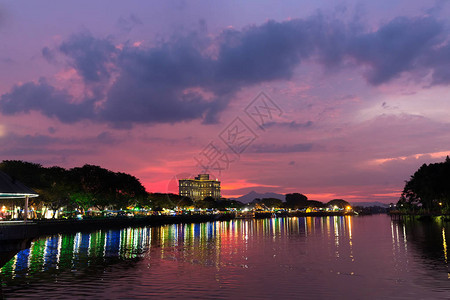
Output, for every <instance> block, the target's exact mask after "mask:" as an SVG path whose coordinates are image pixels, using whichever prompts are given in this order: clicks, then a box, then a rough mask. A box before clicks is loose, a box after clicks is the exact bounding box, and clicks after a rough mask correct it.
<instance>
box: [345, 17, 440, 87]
mask: <svg viewBox="0 0 450 300" xmlns="http://www.w3.org/2000/svg"><path fill="white" fill-rule="evenodd" d="M442 30H443V25H442V24H441V23H439V22H438V21H436V20H435V19H433V18H431V17H425V18H413V19H410V18H403V17H399V18H396V19H394V20H392V21H391V22H389V23H388V24H386V25H385V26H383V27H381V28H380V29H378V30H377V31H375V32H371V33H367V34H363V35H359V36H356V37H354V38H352V39H351V40H350V41H349V45H348V55H349V56H350V57H352V58H354V59H355V60H356V61H358V63H362V64H366V65H368V66H369V67H370V70H369V71H368V72H367V74H366V75H367V80H368V81H369V82H370V83H372V84H375V85H377V84H381V83H384V82H387V81H389V80H390V79H392V78H395V77H396V76H398V75H399V74H401V73H402V72H406V71H411V70H413V69H416V68H417V67H418V64H420V60H421V59H423V58H424V57H427V56H429V55H431V54H432V52H433V48H434V47H435V46H437V45H438V43H441V42H443V40H442V39H439V38H438V37H439V35H440V34H441V33H442ZM429 67H432V66H429Z"/></svg>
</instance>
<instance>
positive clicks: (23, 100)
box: [0, 79, 94, 123]
mask: <svg viewBox="0 0 450 300" xmlns="http://www.w3.org/2000/svg"><path fill="white" fill-rule="evenodd" d="M71 101H72V97H71V96H70V95H69V94H68V93H67V92H65V91H61V90H57V89H56V88H54V87H53V86H51V85H49V84H48V83H47V82H46V81H45V80H44V79H41V80H39V82H38V83H33V82H28V83H25V84H23V85H21V86H17V85H16V86H14V87H13V89H12V91H11V92H10V93H7V94H4V95H2V96H1V98H0V102H1V107H0V109H1V112H2V113H3V114H5V115H14V114H17V113H27V112H30V111H39V112H41V113H42V114H44V115H46V116H48V117H56V118H58V119H59V120H60V121H61V122H64V123H74V122H77V121H79V120H83V119H88V118H93V116H94V114H93V101H90V100H85V101H84V102H82V103H71Z"/></svg>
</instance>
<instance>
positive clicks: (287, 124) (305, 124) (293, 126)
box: [264, 121, 314, 130]
mask: <svg viewBox="0 0 450 300" xmlns="http://www.w3.org/2000/svg"><path fill="white" fill-rule="evenodd" d="M313 124H314V123H313V121H306V122H303V123H298V122H297V121H292V122H267V123H265V124H264V127H267V128H271V127H281V128H288V129H294V130H297V129H302V128H311V126H312V125H313Z"/></svg>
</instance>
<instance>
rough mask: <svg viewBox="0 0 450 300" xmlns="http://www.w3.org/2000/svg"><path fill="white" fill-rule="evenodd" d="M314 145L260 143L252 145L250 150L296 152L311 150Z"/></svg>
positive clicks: (258, 151) (257, 151)
mask: <svg viewBox="0 0 450 300" xmlns="http://www.w3.org/2000/svg"><path fill="white" fill-rule="evenodd" d="M313 147H314V145H313V144H311V143H305V144H294V145H279V144H259V145H252V147H251V149H250V152H254V153H295V152H311V151H312V150H313Z"/></svg>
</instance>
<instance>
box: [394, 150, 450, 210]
mask: <svg viewBox="0 0 450 300" xmlns="http://www.w3.org/2000/svg"><path fill="white" fill-rule="evenodd" d="M397 207H399V208H401V209H405V210H416V209H422V210H426V211H442V212H450V158H449V157H448V156H447V158H446V159H445V161H444V162H441V163H434V164H429V165H427V164H423V165H422V166H421V167H420V168H419V169H418V170H417V171H416V172H415V173H414V175H412V176H411V178H410V180H408V181H406V184H405V187H404V189H403V192H402V195H401V197H400V200H399V201H398V204H397Z"/></svg>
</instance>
